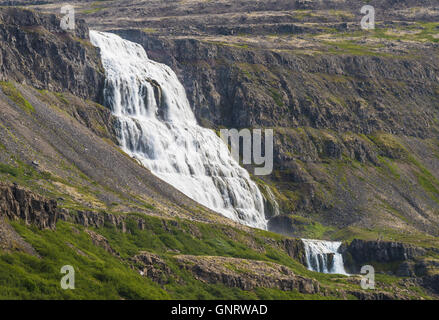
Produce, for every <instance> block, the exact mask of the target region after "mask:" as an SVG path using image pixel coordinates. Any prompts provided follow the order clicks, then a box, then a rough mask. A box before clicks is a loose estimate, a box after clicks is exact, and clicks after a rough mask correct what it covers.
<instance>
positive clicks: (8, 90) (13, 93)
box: [0, 81, 35, 114]
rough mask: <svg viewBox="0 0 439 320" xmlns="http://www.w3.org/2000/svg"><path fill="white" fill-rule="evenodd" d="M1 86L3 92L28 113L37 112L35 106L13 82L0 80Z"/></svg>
mask: <svg viewBox="0 0 439 320" xmlns="http://www.w3.org/2000/svg"><path fill="white" fill-rule="evenodd" d="M0 87H1V89H2V91H3V93H4V94H5V95H6V96H7V97H8V98H9V99H11V100H12V101H13V102H14V103H15V104H17V105H18V106H19V107H21V108H22V109H23V110H24V111H26V112H27V113H29V114H30V113H33V112H35V108H34V106H33V105H31V104H30V103H29V102H28V101H27V100H26V99H25V98H24V97H23V95H22V94H21V93H20V91H19V90H18V89H17V88H16V87H15V86H14V84H13V83H12V82H9V81H0Z"/></svg>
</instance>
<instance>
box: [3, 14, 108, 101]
mask: <svg viewBox="0 0 439 320" xmlns="http://www.w3.org/2000/svg"><path fill="white" fill-rule="evenodd" d="M11 44H13V45H11ZM0 61H1V67H0V80H5V79H9V80H15V81H17V82H20V83H26V84H29V85H32V86H34V87H36V88H38V89H48V90H51V91H70V92H72V93H73V94H75V95H76V96H78V97H81V98H88V99H92V100H95V101H99V99H100V95H101V90H102V88H103V83H104V73H103V69H102V66H101V63H100V59H99V54H98V51H97V49H96V48H94V47H93V46H92V45H91V44H90V43H89V42H88V27H87V26H86V25H85V23H84V21H82V20H77V21H76V29H75V31H74V32H65V31H63V30H62V29H61V28H60V18H59V17H57V16H55V15H39V14H37V13H35V12H34V11H31V10H21V9H16V8H1V9H0Z"/></svg>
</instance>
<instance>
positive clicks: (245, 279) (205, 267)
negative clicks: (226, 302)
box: [176, 256, 320, 294]
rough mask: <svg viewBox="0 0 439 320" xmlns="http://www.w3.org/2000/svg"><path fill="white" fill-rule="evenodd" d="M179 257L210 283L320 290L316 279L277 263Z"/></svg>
mask: <svg viewBox="0 0 439 320" xmlns="http://www.w3.org/2000/svg"><path fill="white" fill-rule="evenodd" d="M176 259H177V261H178V263H179V264H181V265H182V267H183V268H185V269H186V270H189V271H191V272H192V273H193V274H194V276H195V278H196V279H198V280H201V281H205V282H208V283H221V284H224V285H225V286H227V287H237V288H240V289H243V290H252V289H254V288H257V287H263V288H276V289H280V290H284V291H291V290H297V291H298V292H300V293H305V294H316V293H319V292H320V286H319V283H318V282H317V281H316V280H313V279H309V278H305V277H302V276H298V275H295V274H294V273H293V272H292V271H291V270H290V269H289V268H287V267H285V266H281V265H277V264H274V263H267V262H264V261H255V260H244V259H236V258H227V257H198V256H177V257H176Z"/></svg>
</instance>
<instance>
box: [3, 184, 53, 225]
mask: <svg viewBox="0 0 439 320" xmlns="http://www.w3.org/2000/svg"><path fill="white" fill-rule="evenodd" d="M0 216H5V217H7V218H9V219H10V220H19V219H21V220H24V221H25V222H26V224H33V225H36V226H37V227H38V228H40V229H55V228H56V221H57V219H58V210H57V203H56V201H54V200H48V199H45V198H44V197H41V196H40V195H37V194H35V193H33V192H32V191H29V190H26V189H24V188H21V187H18V186H17V185H3V184H0Z"/></svg>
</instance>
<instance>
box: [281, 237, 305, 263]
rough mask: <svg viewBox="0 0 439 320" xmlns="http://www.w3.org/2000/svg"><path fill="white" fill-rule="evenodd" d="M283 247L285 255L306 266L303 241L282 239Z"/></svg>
mask: <svg viewBox="0 0 439 320" xmlns="http://www.w3.org/2000/svg"><path fill="white" fill-rule="evenodd" d="M282 244H283V247H284V249H285V251H286V252H287V254H288V255H289V256H290V257H291V258H293V259H296V260H297V261H299V262H300V263H301V264H303V265H304V266H306V254H305V246H304V244H303V241H302V240H300V239H284V240H282Z"/></svg>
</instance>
